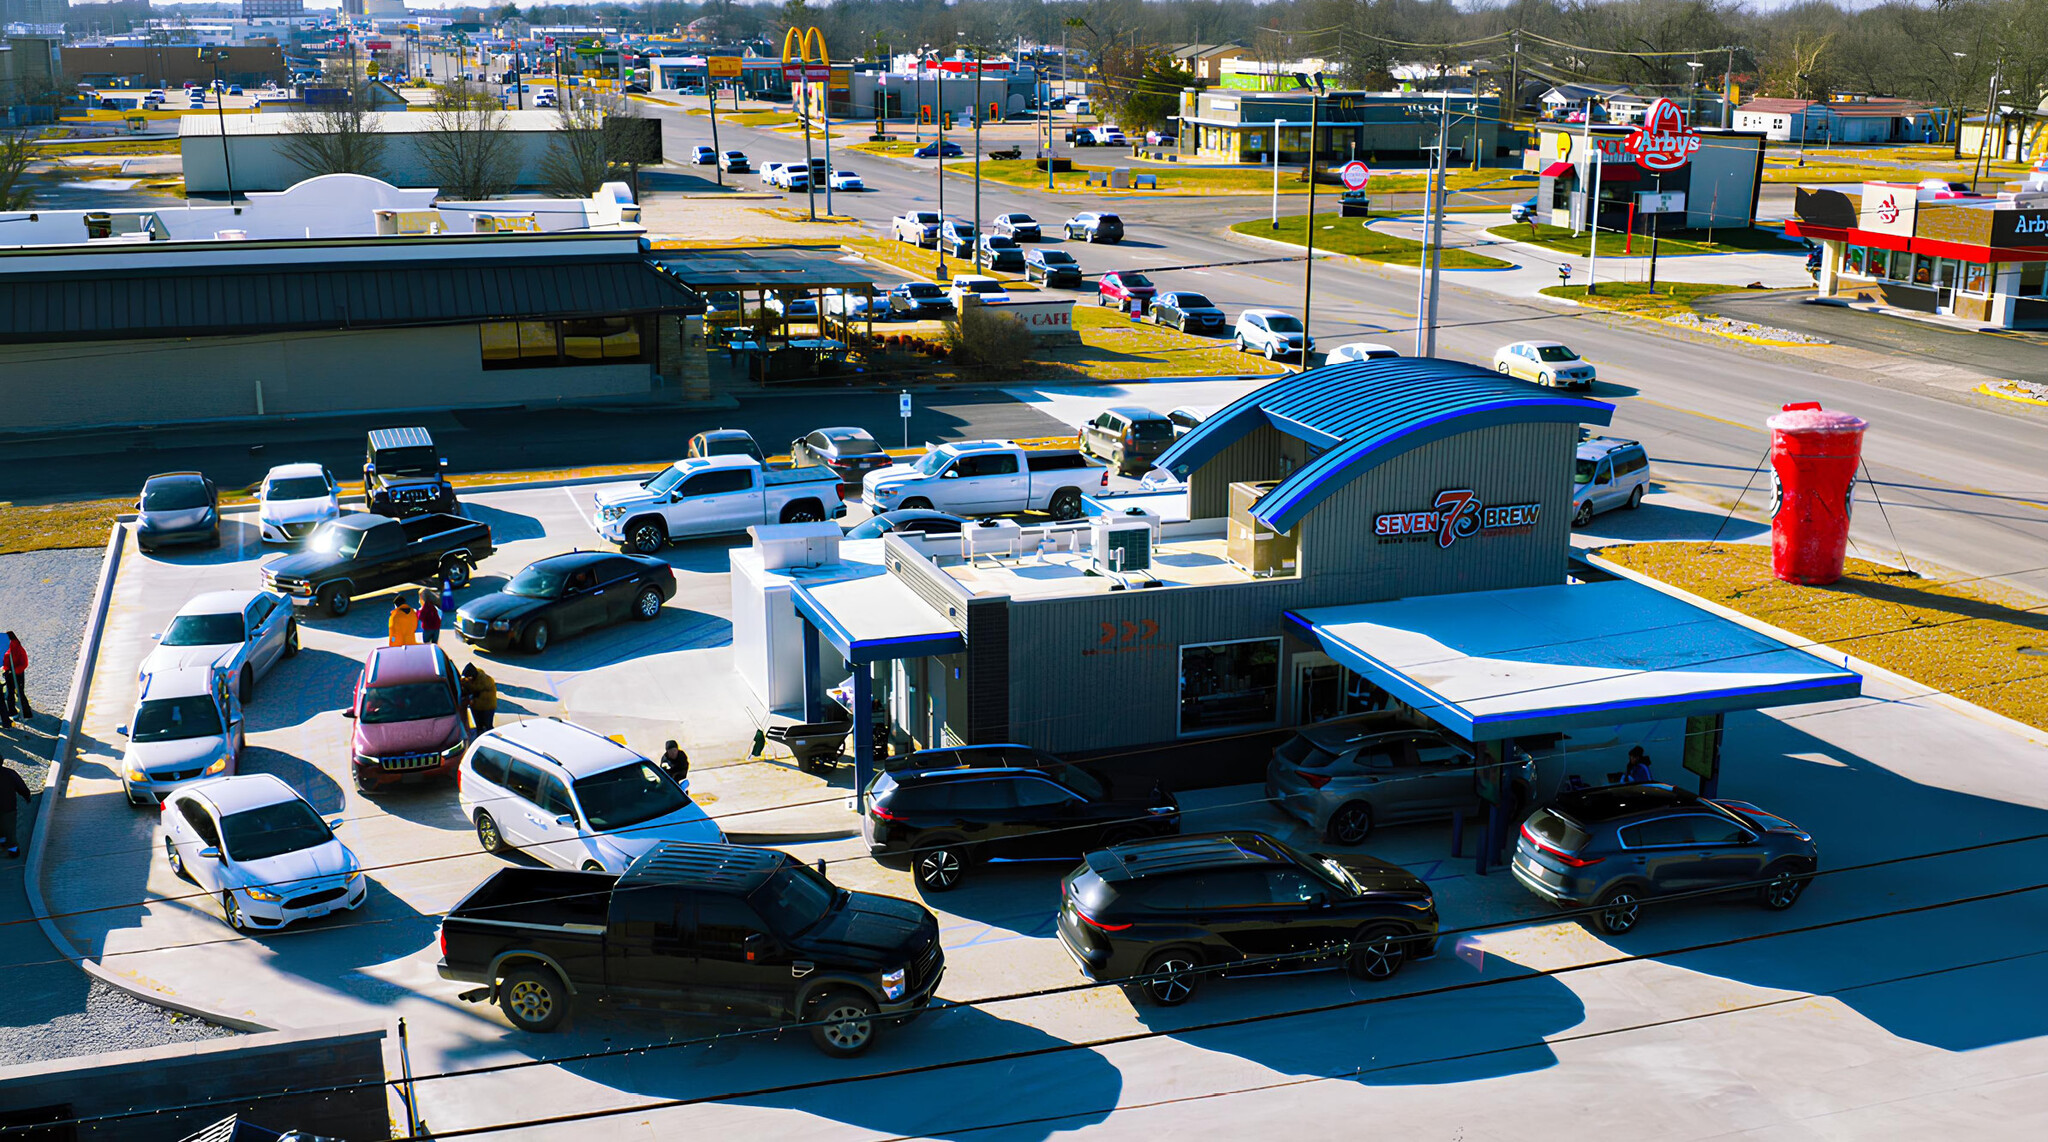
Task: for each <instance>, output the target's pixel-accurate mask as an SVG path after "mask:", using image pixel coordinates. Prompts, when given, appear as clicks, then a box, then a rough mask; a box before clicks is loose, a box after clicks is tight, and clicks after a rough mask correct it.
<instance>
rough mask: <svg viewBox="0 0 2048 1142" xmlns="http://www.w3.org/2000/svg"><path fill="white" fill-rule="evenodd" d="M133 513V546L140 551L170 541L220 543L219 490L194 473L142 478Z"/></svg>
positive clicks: (166, 474) (165, 474)
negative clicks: (139, 495) (140, 494)
mask: <svg viewBox="0 0 2048 1142" xmlns="http://www.w3.org/2000/svg"><path fill="white" fill-rule="evenodd" d="M135 513H136V514H135V546H137V547H139V548H141V549H142V550H143V551H144V552H150V551H155V550H156V549H157V548H159V547H168V546H170V545H171V544H174V543H203V544H205V545H206V546H208V547H219V546H220V492H219V490H217V489H216V488H215V487H214V486H213V481H212V480H209V479H207V478H206V477H205V476H202V475H200V474H199V473H197V472H165V473H163V474H162V475H157V476H151V477H150V478H149V479H147V480H144V481H143V482H142V498H141V499H139V500H136V501H135Z"/></svg>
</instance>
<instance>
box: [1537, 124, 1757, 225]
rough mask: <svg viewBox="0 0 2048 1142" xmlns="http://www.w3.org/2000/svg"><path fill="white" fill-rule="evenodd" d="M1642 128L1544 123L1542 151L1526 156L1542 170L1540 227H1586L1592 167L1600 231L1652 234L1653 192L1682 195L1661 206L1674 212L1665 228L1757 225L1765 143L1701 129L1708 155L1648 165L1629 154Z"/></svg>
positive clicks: (1745, 134) (1747, 134)
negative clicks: (1667, 165) (1648, 205)
mask: <svg viewBox="0 0 2048 1142" xmlns="http://www.w3.org/2000/svg"><path fill="white" fill-rule="evenodd" d="M1634 133H1635V132H1634V129H1632V128H1629V127H1621V126H1603V125H1597V124H1596V125H1595V126H1594V127H1593V128H1592V130H1591V131H1588V130H1587V129H1586V128H1584V127H1566V126H1563V125H1560V124H1554V123H1539V124H1537V125H1536V136H1537V145H1536V147H1535V148H1534V149H1532V150H1531V151H1529V152H1528V153H1526V154H1525V155H1524V156H1523V159H1524V165H1525V167H1526V169H1528V170H1531V171H1534V172H1535V174H1536V176H1537V183H1536V187H1535V190H1536V210H1537V218H1538V220H1540V221H1545V222H1549V223H1550V224H1552V225H1554V226H1569V227H1571V228H1572V229H1574V230H1577V229H1579V228H1580V227H1582V226H1584V225H1585V219H1586V192H1587V190H1588V189H1589V184H1591V182H1592V174H1593V169H1592V166H1591V165H1590V164H1591V163H1597V164H1598V165H1599V168H1600V171H1599V175H1600V178H1599V190H1598V193H1599V198H1600V228H1601V229H1603V230H1614V231H1621V230H1627V229H1633V230H1634V231H1635V232H1636V233H1642V232H1644V229H1645V227H1646V226H1647V225H1648V218H1647V216H1646V215H1644V214H1642V213H1641V211H1640V209H1639V208H1640V207H1642V206H1643V205H1645V199H1644V198H1643V196H1644V195H1646V194H1660V193H1661V194H1665V195H1670V194H1677V195H1678V196H1679V198H1678V199H1675V200H1658V201H1662V202H1664V203H1665V204H1667V205H1672V206H1674V209H1672V210H1671V211H1670V212H1669V213H1667V214H1662V215H1660V218H1661V219H1662V221H1661V223H1660V224H1661V225H1662V226H1663V227H1664V228H1665V229H1674V230H1675V229H1681V228H1683V229H1692V230H1699V229H1705V228H1707V227H1710V226H1723V227H1741V226H1749V225H1752V224H1754V222H1755V219H1756V195H1757V188H1758V187H1759V186H1760V185H1762V183H1761V179H1762V176H1763V161H1764V140H1763V137H1762V136H1760V135H1758V134H1757V133H1756V132H1754V131H1723V130H1720V129H1718V128H1711V127H1702V128H1699V136H1700V149H1699V150H1697V151H1695V152H1693V155H1692V158H1691V160H1690V161H1688V162H1687V163H1686V164H1685V165H1684V166H1682V167H1680V168H1678V169H1677V170H1675V171H1657V170H1652V169H1649V168H1646V167H1643V166H1641V165H1640V164H1638V163H1637V162H1636V156H1635V155H1633V154H1631V153H1630V152H1629V150H1628V138H1629V136H1630V135H1632V134H1634Z"/></svg>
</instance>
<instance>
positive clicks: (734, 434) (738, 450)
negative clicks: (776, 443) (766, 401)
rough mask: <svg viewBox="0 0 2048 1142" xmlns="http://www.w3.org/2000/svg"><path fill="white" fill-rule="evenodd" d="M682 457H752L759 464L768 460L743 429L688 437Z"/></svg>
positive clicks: (749, 433)
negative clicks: (688, 445) (686, 450)
mask: <svg viewBox="0 0 2048 1142" xmlns="http://www.w3.org/2000/svg"><path fill="white" fill-rule="evenodd" d="M684 455H685V456H688V457H697V456H752V457H753V458H754V459H755V461H757V462H759V463H762V464H766V463H767V462H768V458H767V457H766V456H763V455H762V454H761V446H760V445H759V444H756V443H754V434H753V433H751V432H748V431H747V430H746V429H744V428H714V429H712V430H711V431H709V432H700V433H698V434H697V435H695V436H692V437H690V449H689V451H688V452H685V453H684Z"/></svg>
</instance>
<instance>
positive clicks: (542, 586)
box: [505, 563, 574, 599]
mask: <svg viewBox="0 0 2048 1142" xmlns="http://www.w3.org/2000/svg"><path fill="white" fill-rule="evenodd" d="M572 570H574V568H571V567H564V566H562V565H561V564H558V563H529V564H527V565H526V567H525V568H523V569H521V571H520V572H519V574H517V575H514V576H512V579H511V581H510V582H508V583H506V584H505V593H506V594H508V595H517V596H519V597H520V598H522V599H552V598H554V597H555V596H557V595H559V594H561V593H562V581H563V580H564V579H567V578H568V577H569V572H570V571H572Z"/></svg>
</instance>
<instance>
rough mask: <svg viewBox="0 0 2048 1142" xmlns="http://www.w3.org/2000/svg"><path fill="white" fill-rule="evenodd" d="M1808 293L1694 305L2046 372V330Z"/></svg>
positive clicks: (1850, 340) (1987, 366)
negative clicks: (1957, 321) (1827, 299)
mask: <svg viewBox="0 0 2048 1142" xmlns="http://www.w3.org/2000/svg"><path fill="white" fill-rule="evenodd" d="M1811 298H1812V291H1811V290H1795V291H1789V292H1783V291H1772V292H1769V293H1755V294H1742V293H1731V294H1722V295H1720V296H1718V297H1711V298H1707V299H1706V300H1704V301H1702V302H1701V303H1700V304H1699V306H1698V308H1700V309H1703V310H1706V311H1707V312H1709V313H1719V314H1725V315H1726V316H1729V317H1735V318H1740V319H1742V320H1744V321H1758V322H1762V323H1763V324H1766V325H1775V326H1778V327H1779V328H1782V329H1793V330H1797V331H1799V332H1801V333H1812V334H1815V335H1817V336H1821V337H1825V338H1827V339H1828V340H1830V341H1833V342H1835V343H1836V344H1839V345H1851V346H1854V347H1856V348H1858V349H1864V350H1868V351H1869V352H1872V353H1884V354H1887V355H1889V356H1893V357H1899V358H1902V359H1907V358H1928V359H1932V360H1937V361H1941V362H1944V363H1946V364H1950V365H1962V366H1965V367H1967V368H1972V369H1981V370H1983V371H1985V372H1987V373H1990V374H1992V375H1994V376H2000V377H2017V378H2024V379H2028V380H2038V379H2040V378H2042V377H2048V334H2043V333H2039V332H2034V333H2027V332H2017V333H2011V334H1996V335H1992V334H1984V333H1965V332H1963V331H1961V330H1957V329H1948V328H1944V327H1943V326H1940V325H1936V324H1934V323H1932V322H1928V321H1915V320H1913V319H1912V318H1909V317H1891V316H1887V315H1885V314H1882V313H1865V312H1862V311H1860V310H1854V309H1850V308H1848V307H1847V306H1840V305H1821V304H1818V303H1816V302H1814V301H1812V300H1811Z"/></svg>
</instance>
